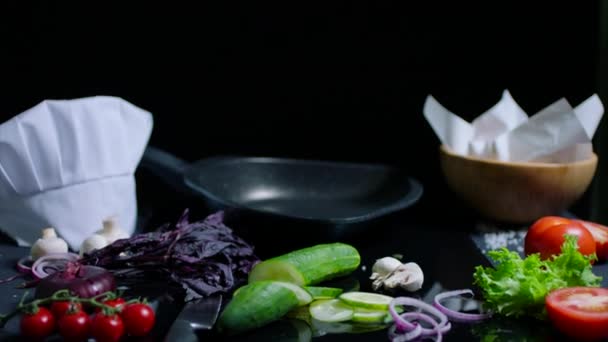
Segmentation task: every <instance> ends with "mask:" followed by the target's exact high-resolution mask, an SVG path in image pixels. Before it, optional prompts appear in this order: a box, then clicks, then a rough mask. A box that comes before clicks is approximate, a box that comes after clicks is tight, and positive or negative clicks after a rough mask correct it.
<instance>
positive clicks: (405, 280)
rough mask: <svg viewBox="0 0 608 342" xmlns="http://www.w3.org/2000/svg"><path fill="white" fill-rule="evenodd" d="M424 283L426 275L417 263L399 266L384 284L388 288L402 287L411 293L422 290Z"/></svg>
mask: <svg viewBox="0 0 608 342" xmlns="http://www.w3.org/2000/svg"><path fill="white" fill-rule="evenodd" d="M423 283H424V273H423V272H422V269H421V268H420V266H418V264H416V263H415V262H408V263H407V264H404V265H402V266H399V268H397V269H396V270H395V271H394V272H393V273H392V274H391V275H390V276H389V277H388V278H387V279H386V280H385V282H384V284H385V286H386V287H387V288H396V287H400V288H402V289H404V290H406V291H411V292H414V291H418V290H420V289H421V288H422V284H423Z"/></svg>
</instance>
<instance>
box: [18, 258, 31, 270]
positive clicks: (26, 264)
mask: <svg viewBox="0 0 608 342" xmlns="http://www.w3.org/2000/svg"><path fill="white" fill-rule="evenodd" d="M17 271H19V273H25V274H30V273H31V272H32V257H31V256H30V255H27V256H24V257H23V258H21V259H19V261H17Z"/></svg>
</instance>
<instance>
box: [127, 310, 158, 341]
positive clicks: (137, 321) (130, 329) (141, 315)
mask: <svg viewBox="0 0 608 342" xmlns="http://www.w3.org/2000/svg"><path fill="white" fill-rule="evenodd" d="M120 316H122V320H123V321H124V323H125V330H126V331H127V334H129V335H132V336H145V335H147V334H148V333H149V332H150V331H151V330H152V328H153V327H154V320H155V317H154V310H152V308H151V307H150V306H149V305H147V304H143V303H135V304H129V305H127V306H126V307H124V308H123V310H122V312H121V313H120Z"/></svg>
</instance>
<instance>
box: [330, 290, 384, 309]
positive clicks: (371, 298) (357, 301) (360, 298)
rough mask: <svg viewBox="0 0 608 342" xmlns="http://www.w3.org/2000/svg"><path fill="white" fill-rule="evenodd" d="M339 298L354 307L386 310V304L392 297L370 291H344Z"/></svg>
mask: <svg viewBox="0 0 608 342" xmlns="http://www.w3.org/2000/svg"><path fill="white" fill-rule="evenodd" d="M339 298H340V299H341V300H342V301H344V302H345V303H346V304H348V305H351V306H353V307H355V308H363V309H373V310H384V311H386V310H388V305H389V303H390V302H391V300H393V297H389V296H385V295H381V294H377V293H371V292H346V293H343V294H341V295H340V297H339Z"/></svg>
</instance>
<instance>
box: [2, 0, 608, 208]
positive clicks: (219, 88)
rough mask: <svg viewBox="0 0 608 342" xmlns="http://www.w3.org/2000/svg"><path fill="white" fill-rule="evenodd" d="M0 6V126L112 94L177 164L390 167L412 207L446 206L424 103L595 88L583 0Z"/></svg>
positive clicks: (593, 27)
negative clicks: (145, 117) (39, 109)
mask: <svg viewBox="0 0 608 342" xmlns="http://www.w3.org/2000/svg"><path fill="white" fill-rule="evenodd" d="M1 6H2V8H1V9H0V19H1V20H0V22H1V23H2V24H0V27H1V31H0V39H1V41H0V44H1V45H0V48H1V52H0V54H1V57H0V58H1V59H0V60H1V62H2V63H1V64H0V81H1V82H2V84H3V85H4V87H3V88H4V90H3V91H2V92H0V121H4V120H7V119H9V118H11V117H12V116H14V115H16V114H18V113H20V112H21V111H23V110H25V109H27V108H30V107H32V106H34V105H35V104H37V103H38V102H40V101H42V100H43V99H59V98H75V97H82V96H90V95H115V96H120V97H122V98H124V99H126V100H128V101H130V102H132V103H134V104H136V105H138V106H140V107H142V108H144V109H147V110H149V111H151V112H152V113H153V114H154V119H155V128H154V132H153V136H152V140H151V144H153V145H155V146H158V147H161V148H163V149H166V150H168V151H170V152H172V153H174V154H176V155H178V156H180V157H182V158H184V159H187V160H196V159H200V158H204V157H207V156H211V155H220V154H242V155H268V156H285V157H296V158H312V159H331V160H348V161H365V162H384V163H391V164H395V165H398V166H401V167H404V168H406V169H408V170H409V171H410V173H411V174H412V176H414V177H416V178H418V179H420V180H421V181H422V182H423V184H424V185H425V189H426V195H425V201H423V203H422V208H424V209H423V210H426V211H427V212H433V211H435V210H436V208H437V206H441V205H450V203H451V202H452V201H454V200H455V199H454V198H451V197H450V196H449V194H448V195H446V196H447V197H446V196H443V195H444V193H445V184H444V183H443V179H442V177H441V175H440V171H439V166H438V157H437V153H438V152H437V148H438V146H439V141H438V140H437V138H436V136H435V135H434V133H433V131H432V130H431V129H430V127H429V126H428V124H427V123H426V121H425V120H424V118H423V116H422V104H423V102H424V99H425V97H426V96H427V95H428V94H432V95H433V96H435V97H436V98H437V99H438V100H439V101H440V102H441V103H442V104H444V105H446V106H447V107H448V108H449V109H450V110H452V111H453V112H455V113H457V114H459V115H461V116H462V117H463V118H465V119H467V120H471V119H473V118H474V117H476V116H477V115H479V114H480V113H482V112H483V111H484V110H486V109H487V108H489V107H490V106H491V105H493V104H494V103H495V102H496V101H498V99H499V98H500V95H501V92H502V90H503V89H509V90H510V91H511V93H512V95H513V96H514V98H515V99H516V100H517V101H518V102H519V104H520V105H521V106H522V107H523V108H524V110H526V111H527V112H528V113H529V114H533V113H535V112H536V111H538V110H539V109H541V108H542V107H544V106H546V105H548V104H549V103H551V102H553V101H555V100H557V99H559V98H561V97H566V98H567V99H568V100H569V101H570V102H571V103H572V104H573V105H575V104H578V103H579V102H580V101H582V100H583V99H585V98H587V97H588V96H590V95H591V94H593V93H594V92H596V91H597V84H596V81H597V69H598V67H597V64H598V35H599V33H598V32H599V31H598V26H599V25H598V24H599V14H598V2H597V1H578V2H572V1H570V2H565V3H557V2H545V3H537V2H534V3H532V2H522V3H520V4H513V3H512V2H507V1H495V2H484V3H475V4H472V3H471V4H463V3H461V2H449V3H440V2H435V1H432V2H425V3H424V4H416V5H413V4H410V2H408V1H392V2H375V1H369V2H350V1H342V2H341V1H336V2H323V3H319V4H316V3H314V4H313V3H310V2H303V3H297V2H290V1H285V2H279V3H268V2H254V1H250V2H246V3H236V2H225V1H219V2H210V3H207V2H205V3H196V5H194V4H183V3H178V2H162V3H158V4H156V3H153V2H131V1H129V2H127V1H123V2H115V3H114V2H88V1H80V2H50V1H49V2H42V3H36V4H35V5H33V4H31V3H29V2H3V3H2V5H1ZM153 193H154V191H151V190H150V191H149V194H153ZM429 198H430V199H433V198H435V199H436V200H429ZM455 210H456V209H455Z"/></svg>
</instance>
